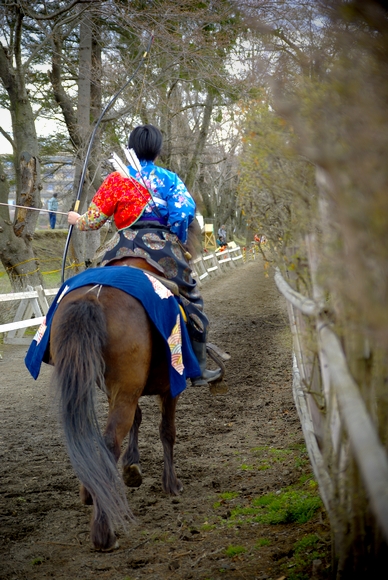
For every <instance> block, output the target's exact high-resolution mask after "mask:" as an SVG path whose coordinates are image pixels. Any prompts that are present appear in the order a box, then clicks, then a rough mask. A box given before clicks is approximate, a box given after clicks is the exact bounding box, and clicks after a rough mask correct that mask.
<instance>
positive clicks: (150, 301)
mask: <svg viewBox="0 0 388 580" xmlns="http://www.w3.org/2000/svg"><path fill="white" fill-rule="evenodd" d="M89 285H102V286H112V287H114V288H118V289H120V290H122V291H124V292H127V294H130V295H131V296H133V297H134V298H137V300H139V301H140V302H141V304H142V305H143V307H144V309H145V310H146V312H147V314H148V316H149V317H150V319H151V321H152V322H153V324H154V325H155V327H156V329H157V330H158V331H159V333H160V335H161V336H162V338H163V340H164V342H165V347H166V356H167V358H168V360H169V362H170V365H169V366H170V372H169V374H170V389H171V394H172V396H173V397H176V396H177V395H179V394H180V393H181V392H182V391H183V390H184V389H185V388H186V379H188V378H191V377H197V376H199V375H200V374H201V371H200V368H199V365H198V361H197V359H196V356H195V355H194V352H193V350H192V347H191V343H190V339H189V335H188V333H187V330H186V326H185V323H184V321H183V318H182V314H181V310H180V308H179V304H178V302H177V300H176V299H175V298H174V295H173V294H172V293H171V292H170V290H169V289H168V288H166V287H165V286H164V285H163V284H162V283H161V282H160V281H159V280H157V278H155V277H153V276H152V274H150V273H149V272H145V271H143V270H140V269H139V270H138V269H135V268H129V267H125V266H108V267H106V268H89V269H88V270H85V272H82V273H81V274H78V275H76V276H73V277H72V278H69V279H68V280H66V282H65V283H64V284H62V286H61V288H60V289H59V291H58V293H57V295H56V297H55V299H54V301H53V303H52V304H51V306H50V309H49V311H48V312H47V315H46V317H45V320H44V321H43V322H42V324H41V326H40V327H39V329H38V331H37V332H36V334H35V336H34V338H33V340H32V343H31V345H30V347H29V349H28V351H27V354H26V357H25V365H26V367H27V369H28V370H29V372H30V373H31V375H32V377H33V378H34V379H37V377H38V376H39V373H40V368H41V364H42V362H47V361H48V360H49V356H48V355H49V341H50V326H51V322H52V319H53V316H54V313H55V311H56V308H57V306H58V304H59V302H60V301H61V299H62V298H63V296H64V295H65V294H67V293H68V292H70V291H71V290H75V289H76V288H79V287H81V286H89Z"/></svg>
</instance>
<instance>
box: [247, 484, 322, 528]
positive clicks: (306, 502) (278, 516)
mask: <svg viewBox="0 0 388 580" xmlns="http://www.w3.org/2000/svg"><path fill="white" fill-rule="evenodd" d="M252 505H254V506H255V507H259V508H265V509H264V510H262V511H263V512H264V513H260V514H259V515H258V516H257V518H256V519H255V520H256V521H258V522H260V523H267V524H281V523H284V524H287V523H291V522H297V523H299V524H303V523H305V522H308V521H309V520H310V519H311V518H312V517H313V515H314V513H315V512H316V511H317V510H318V509H319V508H321V507H322V500H321V498H320V497H319V496H318V495H317V494H316V493H312V492H309V491H304V492H300V491H294V490H290V491H284V492H282V493H280V494H279V495H277V494H274V493H270V494H268V495H267V496H263V497H260V498H256V499H254V500H253V501H252Z"/></svg>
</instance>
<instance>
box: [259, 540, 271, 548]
mask: <svg viewBox="0 0 388 580" xmlns="http://www.w3.org/2000/svg"><path fill="white" fill-rule="evenodd" d="M270 545H271V540H269V539H268V538H260V539H259V540H258V541H257V542H256V546H255V547H256V548H262V547H263V546H270Z"/></svg>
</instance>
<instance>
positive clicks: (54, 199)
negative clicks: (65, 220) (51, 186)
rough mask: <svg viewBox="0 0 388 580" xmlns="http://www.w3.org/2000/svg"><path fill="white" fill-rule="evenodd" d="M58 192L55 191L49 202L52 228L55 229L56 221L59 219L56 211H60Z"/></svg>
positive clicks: (48, 207)
mask: <svg viewBox="0 0 388 580" xmlns="http://www.w3.org/2000/svg"><path fill="white" fill-rule="evenodd" d="M57 197H58V194H57V193H54V194H53V196H52V197H50V199H49V200H48V202H47V209H48V210H49V219H50V228H51V229H52V230H54V229H55V223H56V221H57V214H56V213H54V212H56V211H58V200H57Z"/></svg>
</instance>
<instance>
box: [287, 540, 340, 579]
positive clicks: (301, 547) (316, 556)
mask: <svg viewBox="0 0 388 580" xmlns="http://www.w3.org/2000/svg"><path fill="white" fill-rule="evenodd" d="M293 552H294V553H293V556H292V558H291V560H290V561H289V562H288V563H287V565H284V567H283V570H284V572H285V573H287V580H309V579H310V578H311V568H312V563H313V561H314V560H321V561H324V560H328V559H329V558H330V554H329V548H328V546H327V545H325V544H323V542H322V541H321V540H320V539H319V538H318V536H316V535H315V534H309V535H307V536H304V537H303V538H302V539H301V540H299V541H298V542H296V544H294V546H293Z"/></svg>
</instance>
